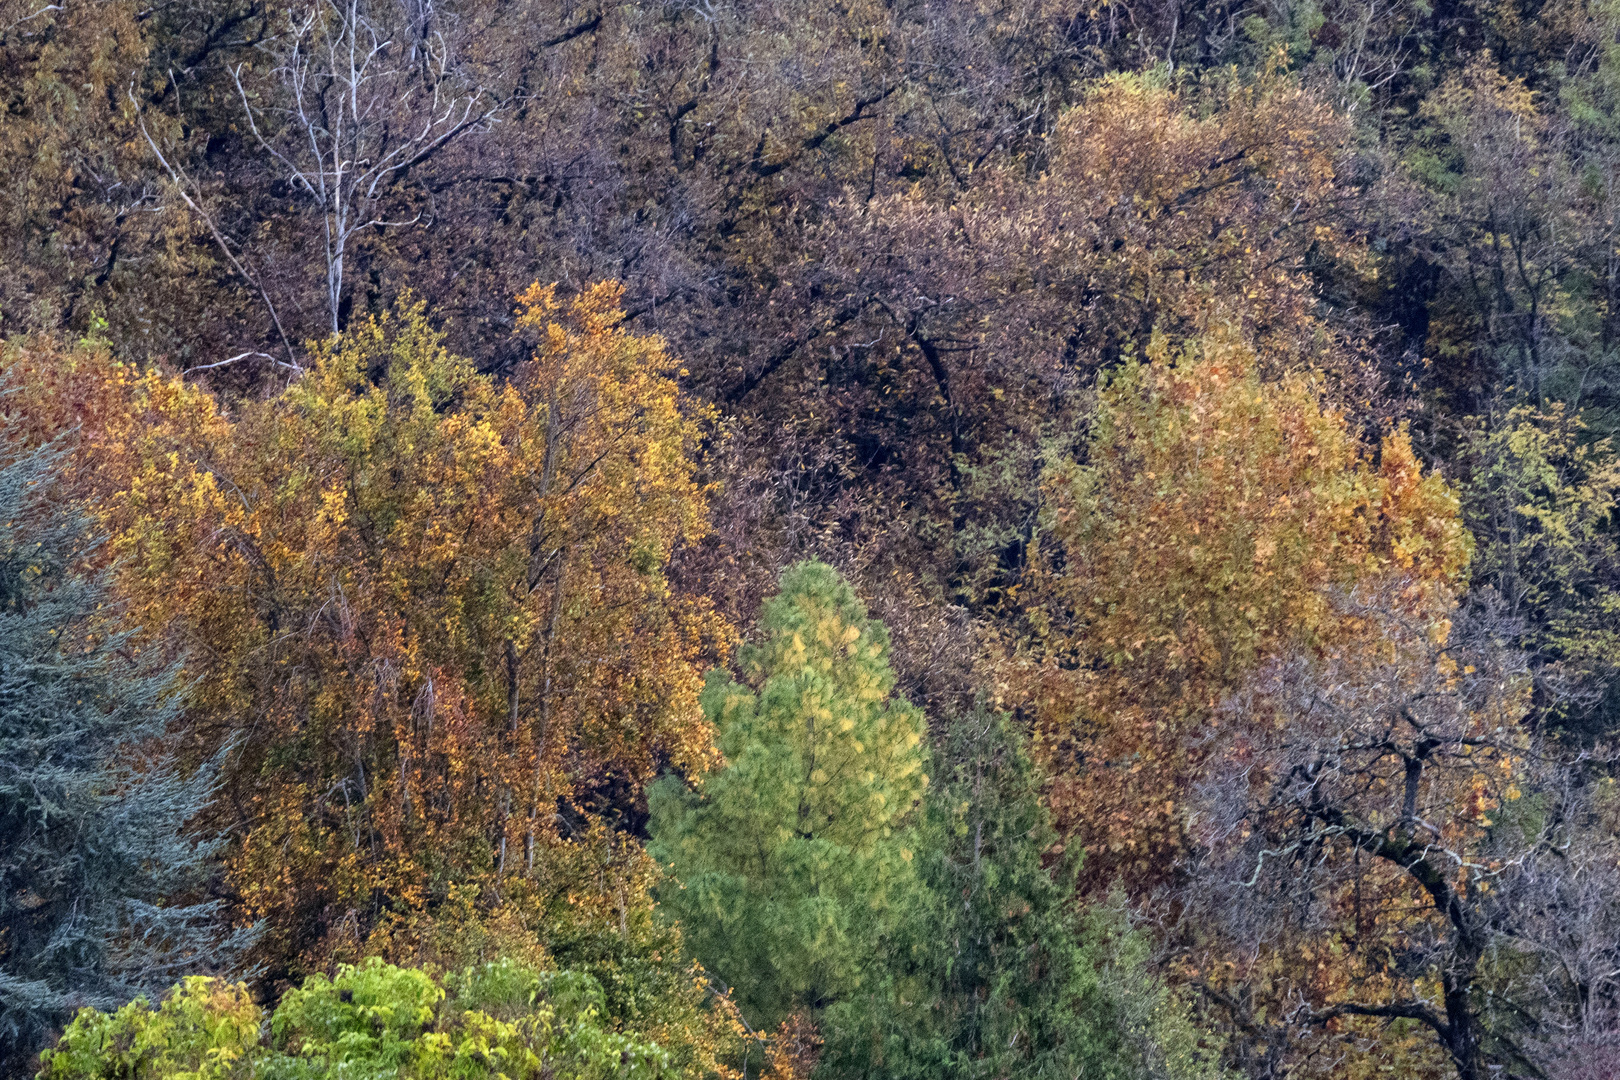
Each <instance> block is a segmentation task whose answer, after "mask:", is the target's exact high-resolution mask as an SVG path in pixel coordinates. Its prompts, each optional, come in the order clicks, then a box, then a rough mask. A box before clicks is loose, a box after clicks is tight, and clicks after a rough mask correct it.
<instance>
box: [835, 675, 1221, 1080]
mask: <svg viewBox="0 0 1620 1080" xmlns="http://www.w3.org/2000/svg"><path fill="white" fill-rule="evenodd" d="M930 774H931V775H932V776H933V778H934V782H933V783H932V784H931V785H930V787H929V790H928V795H927V799H926V804H925V811H926V812H925V815H924V820H923V823H922V824H921V825H920V827H919V830H918V832H919V837H918V845H919V848H918V856H917V859H916V863H917V867H918V873H919V877H920V880H921V884H922V889H921V890H920V892H919V895H918V897H917V900H916V904H915V906H914V907H913V908H912V909H911V912H910V914H911V918H909V919H908V920H907V922H906V923H905V924H904V926H903V927H902V929H901V932H900V933H899V934H897V935H896V942H895V946H894V948H892V950H891V954H890V960H891V965H892V966H891V967H890V968H889V969H888V970H887V971H886V972H884V973H883V975H882V977H878V976H877V975H875V974H874V976H872V977H870V978H869V979H868V983H867V985H866V986H865V987H863V994H862V995H861V997H860V999H858V1000H857V999H851V1000H848V1001H844V1002H840V1003H838V1004H837V1005H835V1006H834V1007H833V1008H832V1009H831V1010H829V1011H828V1013H827V1015H826V1018H825V1021H824V1024H823V1031H822V1035H823V1039H824V1053H823V1057H822V1059H821V1063H820V1075H821V1076H826V1077H838V1078H840V1080H846V1078H848V1080H853V1078H857V1077H859V1078H863V1080H878V1078H880V1077H881V1078H883V1080H998V1078H1002V1077H1019V1078H1029V1080H1038V1078H1051V1080H1058V1078H1069V1077H1075V1076H1084V1077H1094V1078H1096V1080H1148V1078H1155V1080H1157V1078H1166V1080H1168V1078H1175V1080H1194V1078H1214V1077H1217V1076H1219V1069H1218V1067H1216V1066H1215V1064H1214V1059H1215V1056H1216V1055H1215V1053H1214V1050H1215V1048H1214V1047H1212V1046H1206V1045H1202V1043H1203V1042H1204V1040H1203V1039H1202V1038H1201V1037H1200V1033H1199V1032H1197V1031H1196V1030H1195V1029H1194V1028H1193V1026H1192V1025H1191V1024H1190V1023H1189V1022H1188V1020H1187V1013H1186V1010H1185V1008H1184V1007H1182V1005H1181V1003H1180V1002H1179V1001H1178V1000H1177V999H1176V998H1175V997H1174V995H1173V994H1172V993H1171V992H1170V991H1169V990H1168V989H1167V988H1165V987H1164V985H1163V984H1162V983H1161V982H1159V981H1158V980H1157V979H1155V978H1154V977H1152V975H1151V974H1150V973H1149V971H1148V968H1147V964H1148V959H1149V957H1148V951H1149V950H1148V948H1147V942H1146V940H1145V939H1144V938H1143V937H1142V936H1141V935H1139V934H1136V933H1133V932H1132V931H1131V929H1130V927H1129V924H1128V919H1127V917H1126V913H1125V911H1124V909H1123V906H1122V905H1114V906H1111V907H1103V908H1086V907H1084V906H1083V905H1081V904H1080V903H1079V901H1078V900H1077V899H1076V896H1075V888H1074V872H1075V870H1077V869H1078V863H1079V859H1078V856H1077V855H1075V854H1072V853H1065V852H1063V851H1062V849H1061V847H1060V846H1059V845H1058V842H1057V841H1058V837H1057V835H1056V833H1055V831H1054V830H1053V828H1052V825H1051V822H1050V818H1049V815H1048V814H1047V811H1046V809H1045V807H1044V806H1042V804H1041V802H1040V798H1039V791H1040V777H1039V774H1038V773H1037V772H1036V770H1035V768H1034V765H1033V764H1032V763H1031V761H1030V759H1029V756H1028V754H1027V753H1026V751H1025V747H1024V743H1023V738H1022V736H1021V734H1020V733H1019V731H1018V730H1017V728H1016V726H1015V725H1014V724H1013V722H1012V720H1011V719H1010V718H1009V717H1008V716H1007V715H1006V714H1004V713H1000V712H996V711H994V710H991V709H989V708H986V707H985V706H984V704H983V703H982V702H981V703H979V704H978V705H976V706H975V707H974V709H973V710H971V711H970V712H968V713H966V714H965V715H959V716H955V717H952V718H951V719H950V720H949V721H948V722H947V723H946V724H944V725H943V731H942V732H941V733H940V738H939V740H938V745H937V746H936V748H935V752H934V760H933V764H932V766H931V768H930Z"/></svg>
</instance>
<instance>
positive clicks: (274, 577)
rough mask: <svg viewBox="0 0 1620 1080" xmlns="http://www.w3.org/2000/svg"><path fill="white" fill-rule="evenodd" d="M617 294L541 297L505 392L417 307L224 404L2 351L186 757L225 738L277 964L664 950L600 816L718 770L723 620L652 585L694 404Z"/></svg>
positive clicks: (690, 495) (87, 358)
mask: <svg viewBox="0 0 1620 1080" xmlns="http://www.w3.org/2000/svg"><path fill="white" fill-rule="evenodd" d="M619 297H620V289H619V288H618V286H617V285H614V284H611V283H604V284H601V285H598V286H595V287H594V288H592V289H589V290H587V291H586V292H584V293H583V294H582V295H581V296H579V297H578V298H577V299H575V300H573V301H572V302H571V303H567V304H563V303H561V302H559V301H558V300H557V299H556V297H555V295H554V292H553V290H552V289H550V288H542V287H538V286H537V287H535V288H532V289H530V290H529V291H528V292H526V293H525V294H524V295H523V296H522V297H521V298H520V317H519V320H518V327H519V333H520V334H524V335H527V336H528V337H529V338H530V339H531V340H532V342H533V351H532V357H531V359H529V360H528V361H526V362H524V363H523V364H521V365H520V366H519V367H518V369H517V370H516V371H515V372H514V373H513V374H512V375H511V377H510V378H507V379H505V380H497V379H496V378H494V377H491V376H488V375H484V374H481V373H479V372H478V371H476V370H475V368H474V366H473V364H472V363H471V362H470V361H469V360H467V359H466V358H463V357H460V356H456V355H454V354H452V353H450V352H449V351H448V350H447V349H446V348H445V347H444V345H443V343H442V338H441V336H440V334H438V333H437V332H436V331H435V330H434V329H433V327H432V325H431V324H430V322H429V320H428V317H427V313H426V312H425V311H424V309H423V307H422V306H421V305H419V304H418V305H415V306H410V305H405V306H402V307H401V308H399V309H398V310H396V311H395V312H394V313H392V314H390V315H388V316H386V317H384V318H380V319H376V320H371V321H367V322H365V323H363V324H360V325H358V326H356V327H354V328H352V329H351V330H350V331H349V332H347V333H345V334H344V335H342V336H339V337H335V338H333V339H331V340H330V341H328V342H325V343H322V344H319V345H315V346H312V350H313V359H312V361H311V362H310V365H309V368H308V370H307V371H305V372H304V373H303V374H302V375H301V376H300V377H299V378H297V379H296V380H294V381H292V382H291V383H290V384H289V385H288V386H287V387H286V388H285V389H283V390H282V391H281V392H280V393H278V394H276V395H275V396H273V397H270V398H268V399H266V400H260V401H248V402H242V403H239V404H237V405H236V406H235V407H234V408H232V409H230V410H227V409H226V408H225V407H223V406H222V405H221V403H220V402H219V401H217V400H215V399H214V398H213V397H212V396H211V395H209V394H208V393H207V392H205V391H204V390H202V389H200V388H198V387H197V386H195V385H194V384H191V383H187V382H184V381H182V380H180V379H177V378H168V377H165V376H163V375H162V374H160V373H157V372H154V371H148V372H144V373H143V372H138V371H136V370H135V369H133V368H132V367H129V366H124V365H121V364H119V363H117V362H115V361H113V360H112V359H111V358H110V357H109V356H107V355H106V354H105V353H103V352H97V351H94V350H88V351H87V350H83V349H81V350H77V351H73V352H66V353H64V352H61V351H53V350H51V349H49V348H46V347H44V346H38V347H32V348H30V347H13V348H12V349H11V350H10V352H9V353H8V355H7V357H6V365H5V367H6V376H7V382H8V383H10V384H12V385H13V386H16V387H18V389H19V392H18V394H17V395H16V396H15V397H14V398H13V399H12V404H11V405H10V407H12V408H17V407H19V406H21V408H23V409H25V410H26V411H27V413H28V416H29V422H30V423H32V424H33V425H34V426H35V428H36V430H37V432H38V434H39V435H40V436H41V437H46V436H49V435H50V434H51V433H52V431H62V430H69V429H76V434H74V435H73V436H72V438H73V439H74V440H75V454H74V470H75V472H74V482H75V483H76V484H77V485H78V490H79V492H80V493H81V494H82V497H83V498H84V499H85V501H86V503H87V505H88V506H89V507H90V509H91V511H92V512H93V513H94V514H95V515H96V516H97V517H98V518H99V520H100V521H101V522H102V524H103V526H104V528H105V529H106V530H107V532H108V533H109V535H110V537H111V543H110V544H109V545H108V554H109V555H110V556H112V557H113V558H114V559H115V560H116V571H115V573H116V580H117V582H118V583H119V586H120V588H121V590H122V593H123V595H124V597H125V600H126V602H127V604H128V605H129V609H130V612H131V616H132V617H133V618H134V619H136V620H137V621H138V622H139V623H140V624H142V625H144V626H145V627H147V628H148V630H149V633H148V636H147V639H146V641H147V647H161V648H166V649H173V650H175V651H176V653H177V654H179V655H183V656H184V657H185V663H186V670H187V674H188V676H189V677H190V680H191V683H190V686H191V690H190V695H189V702H188V711H187V716H186V721H185V729H184V732H183V737H184V738H185V739H186V740H189V746H188V749H190V750H191V751H192V752H193V753H196V754H199V755H200V754H209V753H213V752H215V751H216V750H217V749H218V748H220V747H230V748H231V749H230V754H229V766H228V771H227V776H228V779H227V783H226V787H225V790H224V797H223V799H222V800H221V815H222V818H223V820H221V822H220V824H221V825H222V826H224V827H227V828H229V829H230V830H231V831H232V833H233V835H234V837H235V842H234V843H233V845H232V848H231V855H230V859H229V864H228V871H229V873H228V881H229V885H230V887H231V888H232V889H233V890H234V891H235V892H236V894H237V895H238V897H239V900H240V910H241V912H242V914H243V915H244V916H246V917H251V918H255V919H263V920H265V921H266V923H267V925H268V931H269V932H268V935H267V941H266V945H265V953H266V954H265V959H266V960H267V961H269V962H270V964H271V972H272V975H275V976H279V977H282V978H291V977H295V976H296V975H297V974H299V973H300V972H302V971H309V970H318V969H320V968H322V967H324V966H326V965H327V964H329V963H330V962H331V961H332V960H334V959H344V958H352V957H355V956H357V955H359V954H362V953H367V952H378V951H381V952H384V953H387V954H390V955H393V956H398V957H400V958H401V959H409V960H415V961H429V962H440V963H445V964H449V963H452V962H459V961H462V960H465V959H476V958H477V957H478V954H480V953H483V952H487V951H489V950H491V949H496V948H499V949H503V950H507V951H510V950H512V949H514V948H518V947H519V945H518V944H516V943H517V942H521V941H529V942H531V943H532V944H531V946H530V947H532V948H534V949H537V950H542V951H543V950H544V949H545V948H553V949H557V948H566V947H573V946H568V945H567V944H566V943H564V944H559V941H560V940H561V938H568V940H569V941H572V942H574V944H575V946H578V947H579V948H587V946H585V945H582V944H580V942H581V941H583V940H584V938H582V937H581V934H584V937H589V936H590V935H589V934H588V933H586V932H585V931H584V930H582V929H580V928H581V927H586V928H588V927H591V926H595V927H598V928H605V932H607V933H608V937H609V938H617V939H621V945H614V946H612V947H611V948H608V949H607V952H608V953H612V952H613V949H620V951H621V952H622V951H623V949H625V948H628V947H629V946H628V945H623V944H622V942H627V941H629V940H631V939H635V938H637V936H638V935H640V936H641V937H642V938H646V937H647V936H648V935H654V934H657V933H659V931H657V930H656V928H655V927H654V926H653V923H652V922H651V918H650V906H651V901H650V899H649V892H648V888H649V885H650V880H651V878H650V874H651V866H650V864H648V863H647V862H646V861H645V857H644V856H643V855H642V853H641V851H640V848H639V846H638V845H636V844H634V843H633V842H626V841H622V840H615V839H614V838H613V836H612V835H611V834H610V832H609V830H607V829H606V828H605V827H604V825H603V822H604V821H606V819H608V818H611V817H612V816H613V815H614V814H615V813H623V812H627V811H628V812H633V811H634V807H635V806H636V805H637V804H638V801H639V798H640V789H641V787H642V785H643V784H644V782H646V781H647V780H648V779H650V778H651V776H652V775H653V774H654V773H655V771H656V770H657V769H659V768H660V767H661V766H662V765H665V764H671V765H674V766H676V767H679V768H683V769H689V770H694V771H696V770H700V769H704V768H707V767H708V766H709V765H710V764H711V763H712V761H713V760H714V750H713V747H712V744H711V739H710V727H709V725H708V723H707V721H706V720H705V719H704V717H703V714H702V711H701V710H700V709H699V707H698V693H699V691H700V689H701V687H702V671H703V670H704V669H705V668H706V667H707V666H708V661H709V660H710V659H712V658H713V657H715V656H716V655H721V654H723V652H724V651H725V649H726V648H727V647H728V643H729V641H730V631H729V628H728V627H727V626H726V624H725V623H724V622H723V621H722V620H720V619H719V618H718V617H716V616H715V615H714V614H713V613H712V612H711V610H710V609H709V607H708V606H707V605H706V603H705V602H703V601H701V600H699V599H697V598H693V597H689V596H684V595H680V594H678V593H677V592H676V591H674V590H673V589H672V588H671V586H670V584H669V582H668V581H667V579H666V577H665V566H666V564H667V562H668V560H669V557H670V555H671V552H672V550H673V549H674V547H675V546H676V545H677V544H680V543H682V542H683V541H687V540H690V539H692V538H694V537H697V536H699V535H700V534H701V533H702V532H703V530H704V528H705V517H706V501H705V497H704V492H703V490H702V489H701V488H700V486H699V484H698V483H697V481H696V480H695V479H694V463H693V450H694V440H695V438H696V435H697V425H698V423H699V421H700V419H701V417H700V415H697V414H693V413H691V412H683V408H682V403H681V401H680V399H679V394H678V391H677V387H676V384H675V382H674V379H673V377H672V376H673V374H674V372H673V367H674V360H673V359H672V358H671V357H670V356H669V355H668V353H667V352H666V351H665V348H664V346H663V344H662V342H661V341H660V340H659V339H657V338H652V337H641V336H636V335H633V334H629V333H626V332H625V331H624V330H623V329H621V323H622V313H621V312H620V311H619V310H618V301H619ZM567 927H573V928H574V929H573V930H565V929H560V928H567ZM576 931H578V932H576ZM570 934H572V935H573V936H572V937H569V935H570ZM559 935H561V937H559ZM602 948H603V946H601V942H600V941H598V942H597V945H594V946H590V947H589V949H595V950H596V953H597V954H601V955H594V954H593V958H594V959H596V960H600V961H601V962H603V963H610V964H611V963H616V962H617V961H613V960H612V958H611V957H607V958H606V959H604V956H606V954H603V953H602ZM649 948H650V949H652V951H653V952H657V951H658V948H656V947H653V946H649ZM589 949H587V951H589ZM643 951H646V950H643ZM663 951H664V952H667V953H668V955H669V957H670V958H671V959H673V957H674V956H676V955H677V954H678V947H677V946H676V945H675V944H674V943H665V946H664V947H663ZM468 953H471V954H473V955H472V956H471V957H469V956H467V955H466V954H468ZM615 955H617V954H615ZM576 959H577V958H576ZM621 959H622V958H621ZM624 962H626V963H628V962H629V961H624ZM681 979H682V981H684V982H686V983H688V984H689V982H690V981H689V980H686V978H685V976H684V975H683V976H681ZM603 981H604V982H605V983H608V984H610V991H611V990H612V984H613V979H611V978H606V979H604V980H603ZM621 981H625V982H627V983H628V982H630V981H633V980H621ZM625 992H626V993H630V992H632V991H630V990H626V991H625ZM695 992H696V991H694V993H695ZM611 996H612V994H611V993H610V997H611ZM677 996H679V995H677ZM654 1037H658V1036H656V1035H655V1036H654ZM660 1041H662V1042H664V1043H665V1044H666V1045H669V1044H672V1043H678V1042H679V1041H680V1040H679V1039H678V1038H675V1039H672V1038H668V1037H664V1038H661V1039H660Z"/></svg>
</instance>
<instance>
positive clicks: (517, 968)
mask: <svg viewBox="0 0 1620 1080" xmlns="http://www.w3.org/2000/svg"><path fill="white" fill-rule="evenodd" d="M603 1009H604V998H603V993H602V988H601V986H600V985H599V984H598V983H597V982H596V980H595V979H592V978H591V977H590V976H588V975H584V974H582V973H579V972H571V971H555V972H536V971H533V970H530V969H528V968H525V967H523V966H521V965H518V964H516V963H513V962H511V961H504V960H503V961H497V962H493V963H489V964H484V965H481V966H479V967H475V968H470V969H468V970H466V971H463V972H461V973H459V974H457V975H454V976H452V977H449V978H446V979H443V980H438V979H435V978H433V977H432V976H430V975H429V974H428V973H426V972H424V971H421V970H416V969H411V968H399V967H395V966H393V965H392V964H387V963H384V962H382V961H381V960H379V959H376V958H372V959H371V960H369V961H367V962H366V963H365V964H363V965H360V966H358V967H355V966H350V965H344V966H342V967H341V968H339V970H338V975H337V977H336V978H335V979H328V978H326V977H325V976H322V975H316V976H313V977H312V978H310V979H309V980H308V981H307V982H306V983H305V984H304V985H303V986H302V987H300V988H299V989H297V990H291V991H289V992H288V993H287V994H286V995H285V996H284V997H283V998H282V999H281V1003H280V1004H279V1005H278V1006H277V1007H276V1010H275V1012H274V1014H273V1015H272V1016H271V1018H270V1021H269V1024H268V1025H266V1024H264V1022H263V1019H264V1018H263V1014H262V1013H261V1011H260V1009H259V1008H258V1006H256V1005H255V1004H254V1003H253V1000H252V999H251V997H249V996H248V992H247V989H246V987H244V986H241V985H232V984H228V983H225V982H223V981H221V980H218V979H209V978H203V977H200V976H198V977H192V978H189V979H186V980H185V981H184V982H182V983H181V984H180V985H179V986H177V987H175V989H174V991H173V993H171V994H170V995H169V997H168V998H167V999H165V1000H164V1001H163V1003H162V1004H160V1005H159V1006H157V1007H156V1008H153V1007H152V1005H151V1004H150V1003H149V1002H148V1001H147V1000H146V999H144V998H141V999H137V1000H136V1001H133V1002H131V1003H130V1004H128V1005H126V1006H124V1007H123V1008H122V1009H119V1010H118V1011H117V1012H116V1013H112V1014H108V1013H103V1012H97V1011H95V1010H91V1009H86V1010H84V1011H83V1012H81V1013H80V1014H79V1016H78V1018H77V1019H76V1020H74V1022H73V1023H72V1025H70V1026H69V1028H68V1030H67V1032H66V1033H65V1034H64V1035H63V1037H62V1042H61V1045H60V1046H59V1047H58V1048H57V1049H56V1050H54V1051H48V1052H47V1053H46V1054H45V1056H44V1061H45V1064H44V1068H43V1069H42V1070H41V1072H40V1076H41V1078H42V1080H103V1078H104V1080H112V1078H114V1077H134V1076H141V1077H163V1078H173V1080H226V1078H233V1080H234V1078H242V1080H246V1078H250V1077H251V1078H264V1080H321V1078H326V1077H343V1078H345V1080H369V1078H373V1077H375V1078H379V1080H380V1078H382V1077H390V1078H399V1080H429V1078H433V1080H439V1078H443V1080H452V1078H454V1080H474V1078H477V1077H492V1078H493V1077H503V1078H509V1080H522V1078H530V1077H532V1078H536V1080H538V1078H541V1077H544V1078H546V1080H553V1078H555V1080H596V1078H599V1077H602V1078H605V1077H609V1076H611V1077H615V1078H618V1077H625V1078H633V1080H652V1078H655V1077H660V1076H670V1075H674V1071H673V1070H672V1069H671V1068H670V1065H669V1058H668V1055H667V1054H666V1053H665V1052H664V1051H663V1050H662V1049H660V1048H659V1047H658V1046H656V1045H654V1044H652V1043H649V1042H645V1041H641V1040H638V1039H637V1038H635V1037H634V1036H631V1035H627V1034H623V1033H619V1032H615V1031H613V1030H611V1029H610V1028H609V1027H607V1026H606V1025H605V1024H604V1022H603Z"/></svg>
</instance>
